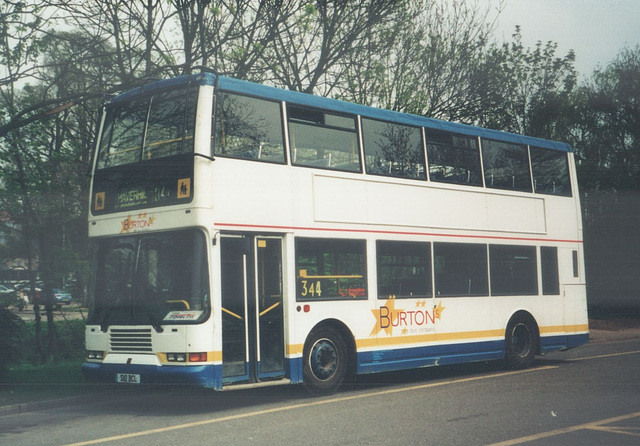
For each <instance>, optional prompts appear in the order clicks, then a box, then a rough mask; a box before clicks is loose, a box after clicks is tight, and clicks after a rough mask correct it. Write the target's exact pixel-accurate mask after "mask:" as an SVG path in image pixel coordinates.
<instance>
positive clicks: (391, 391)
mask: <svg viewBox="0 0 640 446" xmlns="http://www.w3.org/2000/svg"><path fill="white" fill-rule="evenodd" d="M557 368H558V366H545V367H536V368H531V369H526V370H516V371H512V372H502V373H494V374H492V375H483V376H474V377H472V378H461V379H455V380H453V381H445V382H439V383H430V384H420V385H417V386H411V387H402V388H395V389H387V390H381V391H378V392H370V393H364V394H358V395H351V396H344V397H338V398H331V399H322V400H320V399H319V400H314V401H311V402H308V403H301V404H293V405H291V406H285V407H274V408H272V409H264V410H256V411H254V412H247V413H241V414H237V415H229V416H227V417H221V418H213V419H209V420H202V421H194V422H192V423H185V424H177V425H175V426H166V427H159V428H157V429H149V430H145V431H139V432H131V433H128V434H122V435H114V436H112V437H104V438H96V439H95V440H87V441H82V442H79V443H71V444H68V445H66V446H87V445H92V444H101V443H108V442H111V441H118V440H126V439H130V438H136V437H142V436H145V435H153V434H161V433H164V432H170V431H176V430H180V429H189V428H192V427H198V426H204V425H207V424H215V423H221V422H224V421H233V420H240V419H243V418H250V417H257V416H260V415H267V414H272V413H278V412H286V411H290V410H298V409H304V408H308V407H314V406H322V405H325V404H332V403H341V402H344V401H353V400H358V399H363V398H370V397H374V396H381V395H390V394H394V393H402V392H411V391H415V390H420V389H429V388H432V387H440V386H446V385H450V384H461V383H468V382H473V381H480V380H485V379H491V378H500V377H503V376H511V375H519V374H522V373H530V372H540V371H544V370H551V369H557Z"/></svg>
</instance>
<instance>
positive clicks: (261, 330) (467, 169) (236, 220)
mask: <svg viewBox="0 0 640 446" xmlns="http://www.w3.org/2000/svg"><path fill="white" fill-rule="evenodd" d="M103 115H104V117H103V120H102V124H101V129H100V134H99V135H100V137H99V142H98V145H97V149H96V154H95V156H94V167H93V177H92V189H91V200H90V213H89V235H90V237H91V238H92V239H93V240H94V245H95V252H94V263H93V276H94V279H93V285H92V291H91V293H90V310H89V315H88V319H87V327H86V348H87V353H86V362H85V364H84V365H83V371H84V373H85V375H86V376H87V377H89V378H91V379H95V380H106V381H109V382H118V383H141V384H147V383H187V384H197V385H202V386H205V387H209V388H214V389H218V390H221V389H228V388H233V387H235V388H242V387H247V386H256V385H263V384H264V385H268V384H276V383H305V384H306V385H307V386H308V387H309V388H310V389H311V390H313V391H316V392H325V393H328V392H333V391H335V390H336V389H337V388H338V387H339V386H340V384H341V383H342V382H343V380H344V378H345V376H348V375H355V374H367V373H374V372H383V371H391V370H400V369H409V368H417V367H427V366H435V365H443V364H454V363H462V362H471V361H485V360H505V361H506V363H507V364H508V365H509V366H511V367H518V368H519V367H527V366H530V365H531V364H532V363H533V361H534V359H535V356H536V355H537V354H542V353H545V352H548V351H551V350H558V349H566V348H572V347H576V346H578V345H581V344H584V343H586V342H588V319H587V305H586V292H585V273H584V264H583V260H582V259H583V242H582V224H581V213H580V204H579V199H578V186H577V183H576V174H575V167H574V155H573V153H572V151H571V149H570V148H569V147H568V146H567V145H566V144H564V143H559V142H553V141H547V140H541V139H536V138H531V137H525V136H520V135H514V134H509V133H504V132H498V131H493V130H487V129H483V128H477V127H473V126H467V125H461V124H456V123H450V122H443V121H439V120H434V119H429V118H424V117H419V116H412V115H407V114H402V113H396V112H392V111H388V110H381V109H377V108H373V107H366V106H361V105H356V104H351V103H346V102H342V101H338V100H333V99H329V98H324V97H317V96H313V95H308V94H302V93H297V92H292V91H286V90H281V89H277V88H272V87H267V86H263V85H258V84H254V83H249V82H245V81H239V80H235V79H232V78H228V77H223V76H219V75H216V74H215V73H211V72H206V71H205V72H202V73H200V74H195V75H190V76H183V77H178V78H174V79H169V80H163V81H158V82H155V83H152V84H149V85H146V86H144V87H141V88H136V89H134V90H132V91H129V92H126V93H124V94H121V95H119V96H117V97H115V98H113V99H112V100H111V101H109V102H108V103H107V104H106V106H105V113H104V114H103Z"/></svg>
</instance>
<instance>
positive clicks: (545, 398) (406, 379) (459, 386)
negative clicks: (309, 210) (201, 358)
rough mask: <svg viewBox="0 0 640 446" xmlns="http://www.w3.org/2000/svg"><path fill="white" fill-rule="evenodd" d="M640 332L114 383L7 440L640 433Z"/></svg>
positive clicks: (573, 438) (514, 439)
mask: <svg viewBox="0 0 640 446" xmlns="http://www.w3.org/2000/svg"><path fill="white" fill-rule="evenodd" d="M639 372H640V339H635V340H627V341H616V342H604V343H597V344H595V343H594V344H590V345H586V346H583V347H580V348H578V349H575V350H571V351H568V352H558V353H553V354H550V355H547V356H545V357H542V358H539V360H538V361H537V363H536V366H535V367H534V368H532V369H528V370H524V371H508V370H504V369H503V368H501V366H500V365H499V364H496V363H482V364H475V365H464V366H456V367H440V368H431V369H422V370H417V371H411V372H404V373H388V374H379V375H372V376H368V377H364V378H362V379H359V380H358V382H357V383H355V384H353V385H350V386H348V387H345V388H343V389H342V390H341V391H340V392H338V393H337V394H336V395H332V396H330V397H323V398H314V397H310V396H308V395H307V393H306V392H305V390H304V389H303V388H301V387H298V386H284V387H271V388H266V389H256V390H248V391H247V390H245V391H233V392H223V393H216V392H212V391H205V390H201V389H177V388H172V389H166V388H161V389H159V388H152V389H148V388H147V389H144V388H133V389H132V388H127V389H123V388H120V387H115V385H114V388H113V389H110V390H111V391H110V392H108V393H105V394H104V395H102V396H101V397H100V398H98V399H97V400H96V401H95V402H93V403H86V402H85V403H84V404H77V405H74V406H70V407H61V408H57V409H49V410H43V411H36V412H28V413H22V414H17V415H7V416H3V417H0V445H29V446H33V445H76V446H79V445H89V444H106V445H118V446H122V445H138V446H139V445H172V446H173V445H176V444H178V445H180V444H201V445H209V444H232V445H244V444H247V445H276V444H288V445H352V444H357V445H374V444H375V445H405V444H420V445H501V446H503V445H504V446H506V445H518V444H523V445H562V446H571V445H581V446H583V445H605V444H606V445H627V444H628V445H637V444H639V442H640V373H639Z"/></svg>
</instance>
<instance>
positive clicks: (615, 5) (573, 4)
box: [478, 0, 640, 77]
mask: <svg viewBox="0 0 640 446" xmlns="http://www.w3.org/2000/svg"><path fill="white" fill-rule="evenodd" d="M498 3H499V0H478V5H491V6H495V5H497V4H498ZM504 5H505V6H504V9H503V11H502V13H501V14H500V15H499V16H498V24H497V29H496V31H495V37H496V40H497V41H498V42H503V41H511V35H512V34H513V31H514V30H515V26H516V25H520V27H521V32H522V41H523V44H524V45H525V47H529V48H533V47H534V46H535V44H536V42H537V41H538V40H540V41H542V42H543V44H544V43H546V42H547V41H549V40H551V41H553V42H557V43H558V49H557V51H556V56H558V57H562V56H565V55H566V54H567V52H568V51H569V50H570V49H573V50H574V52H575V54H576V63H575V67H576V70H577V71H578V74H579V75H580V77H585V76H589V75H590V74H591V73H592V71H593V70H594V69H596V68H597V67H598V64H599V65H600V67H602V68H604V67H606V66H607V65H608V63H609V62H611V60H612V59H614V58H615V56H616V54H618V52H619V51H620V50H621V49H622V48H624V47H625V46H628V47H629V48H635V46H636V45H638V44H640V0H504Z"/></svg>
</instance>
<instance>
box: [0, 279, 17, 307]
mask: <svg viewBox="0 0 640 446" xmlns="http://www.w3.org/2000/svg"><path fill="white" fill-rule="evenodd" d="M17 296H18V293H16V290H14V289H13V288H11V287H8V286H5V285H1V284H0V307H8V306H9V305H18V299H17Z"/></svg>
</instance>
